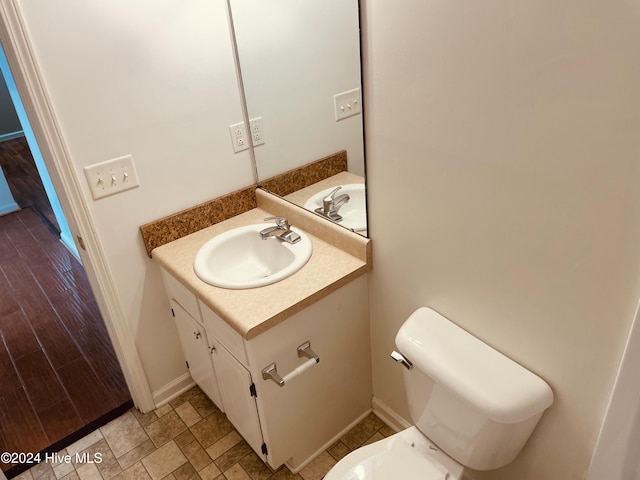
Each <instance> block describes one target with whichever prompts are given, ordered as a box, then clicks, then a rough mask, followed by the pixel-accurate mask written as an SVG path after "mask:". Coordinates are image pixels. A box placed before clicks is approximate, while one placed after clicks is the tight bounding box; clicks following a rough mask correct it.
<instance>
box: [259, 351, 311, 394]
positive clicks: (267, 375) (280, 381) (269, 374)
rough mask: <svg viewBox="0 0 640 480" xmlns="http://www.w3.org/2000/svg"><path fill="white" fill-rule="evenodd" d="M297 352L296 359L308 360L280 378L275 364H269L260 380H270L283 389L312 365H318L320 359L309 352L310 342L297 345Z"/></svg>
mask: <svg viewBox="0 0 640 480" xmlns="http://www.w3.org/2000/svg"><path fill="white" fill-rule="evenodd" d="M297 352H298V358H302V357H306V358H308V360H307V361H306V362H304V363H303V364H302V365H300V366H299V367H297V368H295V369H293V370H292V371H290V372H289V373H287V374H286V375H284V376H282V377H281V376H280V374H279V373H278V367H277V365H276V364H275V362H273V363H270V364H269V365H267V366H266V367H264V368H263V369H262V378H263V379H264V380H272V381H274V382H275V383H276V384H277V385H278V386H279V387H284V386H285V385H286V384H287V383H288V382H289V381H290V380H292V379H294V378H295V377H297V376H298V375H300V374H301V373H303V372H305V371H307V370H308V369H310V368H311V367H313V366H314V365H317V364H318V363H320V357H319V356H318V355H316V353H315V352H314V351H313V350H311V342H309V341H307V342H304V343H303V344H302V345H299V346H298V348H297Z"/></svg>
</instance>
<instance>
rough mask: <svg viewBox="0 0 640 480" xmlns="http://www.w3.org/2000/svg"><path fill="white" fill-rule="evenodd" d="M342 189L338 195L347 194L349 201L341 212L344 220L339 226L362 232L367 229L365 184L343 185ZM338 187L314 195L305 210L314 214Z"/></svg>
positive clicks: (307, 202) (306, 204) (306, 203)
mask: <svg viewBox="0 0 640 480" xmlns="http://www.w3.org/2000/svg"><path fill="white" fill-rule="evenodd" d="M341 187H342V188H341V189H340V190H338V192H337V195H342V194H343V193H346V194H348V195H349V201H348V202H347V203H345V204H344V205H343V206H342V207H341V208H340V210H339V212H338V213H339V214H340V215H341V216H342V220H340V221H338V222H336V223H337V224H338V225H342V226H343V227H347V228H349V229H351V230H353V231H356V232H360V231H363V230H366V229H367V213H366V212H367V211H366V203H365V194H364V184H363V183H351V184H347V185H341ZM335 189H336V187H331V188H327V189H326V190H322V191H321V192H318V193H316V194H315V195H313V196H312V197H311V198H309V200H307V201H306V202H305V204H304V208H306V209H307V210H311V211H312V212H313V211H315V210H316V208H321V207H322V199H324V198H325V197H326V196H327V195H330V194H331V192H332V191H334V190H335Z"/></svg>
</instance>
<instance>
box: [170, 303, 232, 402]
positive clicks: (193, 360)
mask: <svg viewBox="0 0 640 480" xmlns="http://www.w3.org/2000/svg"><path fill="white" fill-rule="evenodd" d="M170 301H171V312H172V314H173V317H174V319H175V324H176V328H177V330H178V337H179V338H180V344H181V345H182V351H183V352H184V356H185V359H186V361H187V367H188V368H189V373H190V374H191V378H193V381H194V382H196V383H197V384H198V386H199V387H200V388H201V389H202V391H203V392H204V393H205V394H206V395H207V396H208V397H209V398H210V399H211V400H213V403H215V404H216V406H217V407H218V408H219V409H220V410H222V411H224V408H223V405H224V404H223V401H222V396H221V395H220V389H219V388H218V379H217V375H216V369H215V368H214V366H213V364H212V363H211V360H212V359H211V356H212V354H214V353H215V351H214V350H213V348H214V347H213V344H211V343H210V342H207V334H206V332H205V329H204V326H203V325H201V324H200V323H198V322H197V321H196V320H195V319H194V318H193V317H191V315H189V314H188V313H187V311H186V310H185V309H184V308H182V307H181V306H180V304H179V303H178V302H176V301H175V300H174V299H170Z"/></svg>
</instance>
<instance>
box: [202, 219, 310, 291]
mask: <svg viewBox="0 0 640 480" xmlns="http://www.w3.org/2000/svg"><path fill="white" fill-rule="evenodd" d="M270 226H273V223H261V224H257V225H247V226H244V227H238V228H235V229H233V230H229V231H228V232H224V233H221V234H220V235H217V236H215V237H213V238H212V239H211V240H209V241H208V242H207V243H205V244H204V245H203V246H202V247H200V250H198V253H197V254H196V258H195V261H194V263H193V269H194V271H195V273H196V275H197V276H198V278H200V280H202V281H203V282H206V283H208V284H209V285H213V286H215V287H222V288H232V289H243V288H254V287H262V286H264V285H270V284H272V283H276V282H279V281H280V280H282V279H284V278H287V277H289V276H290V275H293V274H294V273H295V272H297V271H298V270H300V269H301V268H302V267H303V266H304V264H305V263H307V261H308V260H309V258H310V257H311V251H312V247H311V240H310V239H309V237H308V236H307V235H306V234H305V233H304V232H301V231H300V230H298V229H295V228H292V229H291V230H292V231H295V232H296V233H297V234H299V235H300V240H299V241H298V242H296V243H294V244H290V243H287V242H284V241H282V240H280V239H278V238H275V237H270V238H267V239H265V240H263V239H262V238H260V231H261V230H264V229H265V228H268V227H270Z"/></svg>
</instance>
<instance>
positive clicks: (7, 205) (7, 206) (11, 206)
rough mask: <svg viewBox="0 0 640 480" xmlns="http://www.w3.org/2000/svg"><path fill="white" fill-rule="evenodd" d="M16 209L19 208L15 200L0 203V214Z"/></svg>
mask: <svg viewBox="0 0 640 480" xmlns="http://www.w3.org/2000/svg"><path fill="white" fill-rule="evenodd" d="M18 210H20V207H19V206H18V204H17V203H16V202H7V203H5V204H4V205H0V216H2V215H7V214H9V213H13V212H17V211H18Z"/></svg>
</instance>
